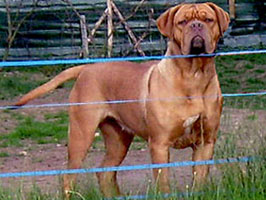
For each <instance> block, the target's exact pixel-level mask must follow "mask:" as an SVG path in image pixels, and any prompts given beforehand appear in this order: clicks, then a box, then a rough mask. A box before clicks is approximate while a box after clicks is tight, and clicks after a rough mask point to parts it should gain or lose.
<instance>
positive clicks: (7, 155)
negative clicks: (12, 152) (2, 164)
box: [0, 152, 9, 158]
mask: <svg viewBox="0 0 266 200" xmlns="http://www.w3.org/2000/svg"><path fill="white" fill-rule="evenodd" d="M4 157H9V153H7V152H0V158H4Z"/></svg>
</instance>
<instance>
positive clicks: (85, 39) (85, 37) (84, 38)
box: [80, 15, 89, 58]
mask: <svg viewBox="0 0 266 200" xmlns="http://www.w3.org/2000/svg"><path fill="white" fill-rule="evenodd" d="M80 29H81V40H82V57H84V58H86V57H88V55H89V45H88V34H87V26H86V18H85V15H81V16H80Z"/></svg>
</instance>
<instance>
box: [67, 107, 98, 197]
mask: <svg viewBox="0 0 266 200" xmlns="http://www.w3.org/2000/svg"><path fill="white" fill-rule="evenodd" d="M69 116H70V120H69V123H70V126H69V135H68V169H78V168H80V167H81V164H82V162H83V160H84V158H85V156H86V155H87V152H88V150H89V148H90V146H91V144H92V142H93V139H94V136H95V131H96V129H97V127H98V124H99V123H100V116H101V113H100V112H91V109H89V108H87V107H84V106H83V107H81V106H73V107H71V108H70V110H69ZM76 176H77V175H76V174H66V175H64V186H63V187H64V188H63V189H64V194H65V198H66V199H69V197H70V195H71V191H72V190H73V186H74V182H75V179H76Z"/></svg>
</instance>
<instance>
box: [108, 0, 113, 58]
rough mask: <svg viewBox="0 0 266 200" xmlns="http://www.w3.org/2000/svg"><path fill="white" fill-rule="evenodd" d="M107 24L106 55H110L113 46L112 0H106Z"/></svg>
mask: <svg viewBox="0 0 266 200" xmlns="http://www.w3.org/2000/svg"><path fill="white" fill-rule="evenodd" d="M107 9H108V14H107V24H108V33H107V55H108V57H111V55H112V48H113V8H112V0H107Z"/></svg>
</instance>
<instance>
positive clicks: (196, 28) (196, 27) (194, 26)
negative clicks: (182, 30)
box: [190, 21, 203, 32]
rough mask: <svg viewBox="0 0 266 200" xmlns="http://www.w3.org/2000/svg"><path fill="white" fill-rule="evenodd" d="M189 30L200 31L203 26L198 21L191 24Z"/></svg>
mask: <svg viewBox="0 0 266 200" xmlns="http://www.w3.org/2000/svg"><path fill="white" fill-rule="evenodd" d="M190 28H191V29H192V30H193V31H196V32H197V31H201V30H202V28H203V24H202V23H201V22H199V21H195V22H193V23H192V24H191V25H190Z"/></svg>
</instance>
